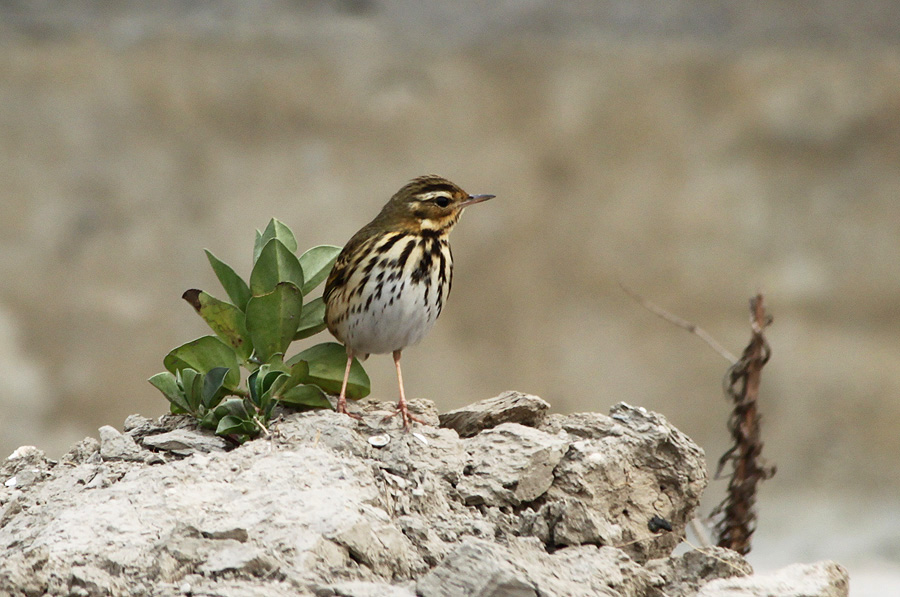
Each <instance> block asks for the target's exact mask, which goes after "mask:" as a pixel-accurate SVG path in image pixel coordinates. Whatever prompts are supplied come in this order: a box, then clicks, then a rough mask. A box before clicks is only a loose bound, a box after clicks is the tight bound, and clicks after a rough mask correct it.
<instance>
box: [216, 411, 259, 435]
mask: <svg viewBox="0 0 900 597" xmlns="http://www.w3.org/2000/svg"><path fill="white" fill-rule="evenodd" d="M248 429H249V430H250V431H249V432H248ZM254 429H255V426H254V425H253V422H252V421H248V420H245V419H240V418H238V417H235V416H233V415H225V416H224V417H222V418H221V419H219V424H218V425H217V426H216V435H232V434H239V435H241V434H246V435H250V433H251V432H252V431H253V430H254Z"/></svg>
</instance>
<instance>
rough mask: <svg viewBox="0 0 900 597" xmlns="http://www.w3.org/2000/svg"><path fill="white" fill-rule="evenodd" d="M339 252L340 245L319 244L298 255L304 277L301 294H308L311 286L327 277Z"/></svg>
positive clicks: (316, 284) (313, 286)
mask: <svg viewBox="0 0 900 597" xmlns="http://www.w3.org/2000/svg"><path fill="white" fill-rule="evenodd" d="M340 252H341V248H340V247H333V246H331V245H319V246H318V247H313V248H312V249H310V250H308V251H307V252H306V253H304V254H303V255H301V256H300V266H301V267H302V268H303V279H304V282H303V286H302V287H301V288H300V291H301V292H302V293H303V296H306V295H307V294H309V292H310V291H311V290H312V289H313V288H315V287H316V286H318V285H319V284H321V283H322V282H323V281H324V280H325V278H327V277H328V274H329V273H331V268H332V267H334V262H335V261H336V260H337V258H338V255H339V254H340Z"/></svg>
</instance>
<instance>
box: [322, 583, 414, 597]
mask: <svg viewBox="0 0 900 597" xmlns="http://www.w3.org/2000/svg"><path fill="white" fill-rule="evenodd" d="M332 595H334V596H335V597H338V596H339V597H416V594H415V593H414V592H413V591H412V589H408V588H406V587H397V586H391V585H388V584H385V583H373V582H362V581H350V582H342V583H336V584H334V585H332V586H330V587H327V588H325V587H323V588H321V589H319V590H317V591H316V597H331V596H332Z"/></svg>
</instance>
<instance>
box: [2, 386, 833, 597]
mask: <svg viewBox="0 0 900 597" xmlns="http://www.w3.org/2000/svg"><path fill="white" fill-rule="evenodd" d="M417 402H418V403H419V404H418V406H417V408H418V409H419V410H418V412H420V413H428V412H431V411H432V410H433V406H431V405H429V404H427V403H424V401H417ZM390 408H393V405H391V406H390ZM359 410H360V411H361V412H362V413H363V420H362V421H357V420H354V419H351V418H349V417H346V416H344V415H340V414H338V413H335V412H332V411H327V410H325V411H310V412H304V413H284V414H283V415H282V416H281V418H280V419H279V420H277V421H275V422H273V424H272V425H271V426H270V435H269V436H268V437H266V438H261V439H257V440H255V441H251V442H247V443H246V444H244V445H242V446H239V447H236V448H234V449H232V450H230V451H222V450H213V451H210V452H205V451H200V450H198V449H197V446H196V445H195V446H194V447H192V448H186V449H190V450H193V451H192V452H191V453H189V454H188V455H187V456H185V457H183V458H180V459H173V460H171V461H168V462H162V461H161V459H160V458H159V454H157V453H155V452H152V451H151V450H149V449H145V448H142V447H141V444H142V443H143V444H145V445H147V446H154V447H155V448H157V449H166V448H174V449H180V447H181V445H180V444H176V443H169V441H173V440H172V438H185V437H191V436H192V434H193V435H201V436H202V435H204V434H203V433H202V432H198V431H196V429H190V428H186V427H185V426H184V422H185V421H184V418H179V417H174V418H173V417H162V418H160V419H159V420H157V421H150V420H149V419H144V418H141V417H136V416H133V417H129V422H128V429H129V431H128V432H127V433H126V434H122V433H119V432H118V431H116V430H115V429H113V428H112V427H103V428H101V430H100V441H99V442H98V441H97V440H84V441H82V442H80V443H79V444H78V445H77V446H76V447H75V448H73V449H72V450H71V451H70V452H69V453H68V454H67V455H66V456H65V457H64V458H63V459H62V461H61V462H60V463H55V462H53V461H51V460H48V459H46V457H45V456H44V455H43V453H42V452H40V451H39V450H37V449H35V448H23V449H21V450H18V451H17V452H16V453H15V454H14V455H13V456H14V457H13V458H11V459H9V460H7V461H6V462H5V463H4V464H3V465H2V468H0V470H2V472H3V477H2V478H3V479H4V481H9V480H10V479H12V478H15V479H16V481H15V482H14V483H7V484H4V485H0V553H3V558H0V595H6V594H14V595H18V594H24V595H47V596H50V597H58V596H63V595H91V596H92V595H129V594H135V595H136V594H141V595H144V594H148V595H154V596H155V597H185V596H186V595H189V594H190V595H203V594H214V595H221V596H223V597H253V596H257V595H259V596H263V595H288V596H293V595H304V596H306V595H317V596H334V597H338V596H348V595H352V596H357V597H370V596H376V595H377V596H381V595H384V596H394V597H410V596H411V595H413V594H416V593H418V594H419V595H422V596H423V597H429V596H436V595H441V596H442V595H448V596H450V595H485V596H487V595H492V596H495V597H497V596H500V595H512V596H516V595H522V596H537V595H548V596H549V595H572V596H582V595H583V596H585V597H587V596H588V595H601V596H603V595H606V596H611V595H617V596H623V597H644V596H645V595H650V594H655V593H654V591H656V592H659V590H661V589H664V590H665V591H666V594H667V595H669V597H676V596H677V595H685V596H687V595H693V594H695V593H696V591H697V588H698V587H702V589H701V590H707V587H708V586H711V583H708V582H707V581H709V580H710V579H714V578H719V579H722V578H724V577H726V576H728V575H729V574H731V573H732V572H734V571H735V570H738V571H741V572H743V571H744V570H745V568H743V566H745V563H744V562H743V560H742V559H741V558H739V557H738V556H736V555H729V554H728V553H725V552H720V551H715V550H714V551H712V552H711V554H710V555H709V556H707V555H704V554H700V553H689V554H685V555H684V556H681V557H678V558H673V557H670V556H671V548H672V547H673V546H674V545H675V544H676V543H677V542H678V539H679V538H680V536H681V534H682V533H683V530H684V521H685V520H688V519H689V518H690V517H691V516H693V512H694V510H695V509H696V507H697V500H698V498H699V494H700V491H701V490H702V488H703V485H704V484H705V482H706V472H705V468H704V465H703V458H702V451H701V450H700V449H699V448H698V447H697V446H696V445H694V444H693V443H692V442H691V441H690V440H689V439H688V438H686V437H685V436H684V435H683V434H681V433H680V432H679V431H678V430H676V429H674V428H673V427H672V426H671V425H669V423H668V422H667V421H666V420H665V418H664V417H662V416H660V415H657V414H654V413H650V412H647V411H645V410H643V409H639V408H634V407H630V406H627V405H618V406H616V407H615V408H614V409H613V410H612V412H611V416H609V417H607V416H604V415H599V414H591V413H585V414H578V415H566V416H562V415H549V416H547V417H546V418H545V419H544V421H543V422H542V423H541V424H540V425H539V427H538V428H534V427H528V426H525V425H522V424H520V423H512V422H504V423H499V424H498V425H496V426H495V427H493V428H490V429H485V430H483V431H481V432H480V433H477V434H476V435H474V436H471V437H467V438H461V437H460V436H459V434H458V433H457V432H456V431H455V430H453V429H446V428H437V427H433V426H430V425H416V426H415V428H414V430H413V432H412V433H406V432H404V431H403V430H402V429H399V425H398V423H397V421H396V420H394V421H393V422H389V423H387V424H386V425H385V426H384V427H378V426H377V425H378V422H379V421H381V420H382V418H383V416H384V414H386V413H387V412H389V409H388V408H387V407H385V406H384V405H381V404H378V403H372V402H366V401H364V402H363V403H362V404H360V405H359ZM426 416H429V417H430V418H429V420H432V421H434V422H436V421H437V417H436V415H435V416H430V415H426ZM181 432H189V433H181ZM373 436H381V440H379V441H378V442H375V443H376V444H377V446H376V445H373V444H372V443H370V442H369V438H371V437H373ZM135 438H137V441H135ZM382 440H383V441H382ZM178 441H181V440H178ZM185 445H187V444H185ZM154 459H155V460H154ZM154 463H155V464H154ZM33 471H37V472H33ZM23 479H24V480H25V481H26V482H25V483H22V480H23ZM653 516H658V517H660V518H662V519H665V520H666V521H668V522H670V523H671V526H672V531H671V532H660V533H656V532H653V531H651V530H650V529H649V528H648V522H649V521H650V520H652V517H653ZM617 546H621V549H620V548H619V547H617ZM650 557H656V558H660V559H657V560H655V561H652V562H649V563H647V564H646V565H643V562H645V561H646V560H647V559H648V558H650ZM721 562H726V564H721ZM748 578H753V577H748ZM733 580H735V579H727V578H726V579H725V581H728V582H731V581H733ZM738 580H740V579H738ZM715 582H723V581H715ZM704 583H706V584H704ZM741 594H743V593H741ZM819 594H820V593H815V595H819ZM825 594H828V593H825ZM828 595H831V594H828Z"/></svg>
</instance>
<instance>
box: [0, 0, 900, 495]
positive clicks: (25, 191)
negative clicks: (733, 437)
mask: <svg viewBox="0 0 900 597" xmlns="http://www.w3.org/2000/svg"><path fill="white" fill-rule="evenodd" d="M500 6H502V8H501V7H485V6H482V4H481V3H475V2H463V3H451V4H448V5H444V4H442V3H436V2H434V3H433V2H428V3H421V2H403V1H394V2H391V1H385V2H375V1H374V0H345V1H344V2H336V3H318V2H299V3H289V2H283V3H282V2H263V3H260V4H258V5H254V6H250V5H248V4H246V3H240V2H232V3H228V2H225V3H202V2H188V1H182V2H175V1H173V2H161V3H152V4H147V3H140V2H125V1H121V2H103V3H97V2H86V1H80V2H79V1H73V2H66V3H61V4H59V5H58V6H50V5H32V4H29V3H8V4H4V5H3V7H0V17H2V23H0V50H2V53H0V105H2V110H0V146H2V150H0V279H2V283H0V388H2V390H0V448H2V449H0V452H3V453H4V454H6V453H9V452H10V451H11V450H12V449H13V448H14V447H15V446H17V445H19V444H23V443H31V444H37V445H39V446H41V447H42V448H45V449H47V450H49V452H50V453H51V454H53V453H54V452H55V453H60V452H61V451H62V450H63V449H64V448H65V447H66V446H67V445H69V444H70V443H71V442H72V441H73V440H76V439H79V438H80V437H83V436H84V435H86V434H90V433H95V430H96V428H97V427H98V426H100V425H102V424H106V423H110V422H115V421H120V420H122V418H123V417H124V416H125V415H127V414H129V413H131V412H141V413H143V414H146V415H155V414H159V413H161V412H163V411H164V410H165V408H166V404H165V401H164V400H163V398H162V397H161V396H160V395H159V394H158V393H157V392H156V391H155V390H154V389H153V388H152V387H151V386H150V385H149V384H147V383H146V381H145V380H146V378H147V377H149V376H151V375H152V374H154V373H156V372H158V371H160V370H161V369H162V357H163V356H164V355H165V353H166V352H167V351H168V350H169V349H170V348H172V347H174V346H176V345H178V344H180V343H182V342H185V341H187V340H190V339H193V338H195V337H197V336H199V335H201V334H203V333H205V331H204V329H205V328H204V326H203V325H202V323H201V322H200V320H199V318H197V317H196V315H195V314H194V313H193V312H192V310H191V309H190V307H189V306H188V305H186V304H185V303H183V301H181V300H180V299H179V296H180V295H181V293H182V292H183V291H184V290H185V289H186V288H190V287H200V288H204V289H209V290H211V291H213V292H214V293H216V292H218V293H219V294H222V293H221V292H219V291H218V287H217V283H216V281H215V278H214V277H213V275H212V273H211V271H210V270H209V267H208V265H207V263H206V259H205V257H204V255H203V251H202V249H203V248H204V247H206V248H209V249H211V250H212V251H213V252H215V253H216V255H218V256H219V257H220V258H222V259H224V260H225V261H227V262H229V263H232V264H233V265H234V266H235V267H236V269H237V270H238V271H239V272H241V273H244V274H246V273H247V271H248V269H249V265H250V250H251V246H252V239H253V229H254V228H256V227H262V226H264V225H265V223H266V222H267V220H268V219H269V218H270V217H272V216H276V217H278V218H280V219H282V220H284V221H285V222H287V223H288V224H289V225H290V226H291V227H292V228H293V230H294V231H295V233H296V234H297V236H298V238H299V240H300V244H301V245H303V246H312V245H314V244H319V243H332V244H342V243H343V242H344V241H345V240H346V239H347V238H349V236H350V235H351V234H352V233H353V232H354V231H355V230H356V229H357V228H359V227H360V226H361V225H363V224H364V223H366V222H367V221H368V220H369V219H370V218H371V217H372V216H374V214H375V213H376V212H377V211H378V209H379V208H380V206H381V205H382V203H383V202H384V201H385V200H386V199H387V198H388V197H389V196H390V195H391V194H392V193H393V192H394V191H395V190H396V189H397V188H399V186H400V185H402V184H403V183H404V182H405V181H406V180H408V179H409V178H412V177H414V176H416V175H419V174H424V173H428V172H435V173H439V174H442V175H444V176H447V177H448V178H450V179H452V180H454V181H455V182H457V183H459V184H461V185H462V186H463V187H464V188H466V189H467V190H469V191H470V192H477V193H480V192H490V193H494V194H496V195H497V196H498V198H497V200H495V201H492V202H491V203H489V204H485V205H483V206H479V207H477V208H473V209H472V210H470V212H469V213H467V214H466V217H465V218H464V219H463V222H462V223H461V225H460V226H459V228H458V229H457V231H456V232H455V233H454V239H453V244H454V250H455V256H456V263H457V272H456V273H457V275H456V277H455V284H454V294H453V296H452V298H451V299H450V301H449V305H448V308H447V310H446V311H445V315H444V317H442V319H441V322H440V324H439V325H438V326H437V327H436V329H435V331H434V332H433V333H432V334H431V335H430V336H429V337H428V338H427V339H426V340H425V341H424V342H423V344H422V345H421V346H419V347H416V348H412V349H410V350H408V351H407V352H406V353H404V355H405V356H404V363H405V367H404V373H405V375H406V377H407V379H406V383H407V388H408V391H409V393H410V394H411V395H413V396H422V397H427V398H430V399H434V400H435V401H436V402H437V403H438V405H439V406H440V407H441V408H442V409H444V410H447V409H450V408H453V407H456V406H459V405H461V404H463V403H467V402H471V401H473V400H475V399H480V398H483V397H486V396H490V395H494V394H496V393H499V392H500V391H502V390H506V389H519V390H523V391H528V392H532V393H536V394H540V395H541V396H544V397H546V398H547V399H548V400H550V401H551V403H552V404H553V407H554V409H555V410H557V411H560V412H571V411H578V410H606V408H607V407H608V406H609V405H610V404H612V403H615V402H618V401H620V400H627V401H629V402H631V403H636V404H641V405H645V406H647V407H648V408H652V409H654V410H658V411H661V412H664V413H665V414H666V416H667V417H668V418H669V419H670V420H671V421H672V422H673V423H674V424H675V425H677V426H678V427H679V428H681V429H683V430H684V431H686V432H687V433H688V434H689V435H690V436H691V437H693V438H694V439H695V440H696V441H698V442H699V443H700V444H701V445H703V446H704V447H705V448H706V450H707V454H708V457H709V458H710V459H711V460H712V459H714V458H716V457H717V456H718V454H720V453H721V452H722V451H723V450H724V449H725V447H726V443H725V442H726V432H725V428H724V426H725V420H726V418H727V415H728V412H729V407H728V405H727V404H726V403H725V401H724V399H723V398H722V394H721V389H720V387H721V386H720V382H721V378H722V376H723V374H724V372H725V368H726V365H727V364H726V363H725V361H724V360H722V359H721V358H720V357H719V356H718V355H716V354H714V353H713V352H712V351H710V350H709V349H708V348H707V347H706V346H704V345H703V344H702V343H701V342H700V341H699V340H698V339H697V338H695V337H693V336H690V335H688V334H687V333H685V332H683V331H681V330H678V329H674V328H673V327H671V326H670V325H669V324H666V323H664V322H662V321H661V320H659V319H657V318H655V317H654V316H652V315H651V314H649V313H648V312H646V311H645V310H643V309H642V308H641V307H639V306H638V305H636V304H635V303H634V302H633V301H632V300H631V299H629V298H628V297H627V296H626V295H625V294H624V293H623V292H622V290H621V289H620V288H619V282H622V283H624V284H627V285H628V286H630V287H632V288H634V289H635V290H637V291H638V292H640V293H641V294H643V295H644V296H646V297H648V298H650V299H651V300H653V301H655V302H657V303H658V304H660V305H663V306H665V307H666V308H668V309H669V310H671V311H673V312H675V313H677V314H679V315H681V316H682V317H685V318H687V319H690V320H691V321H694V322H696V323H698V324H700V325H702V326H704V327H705V328H706V329H707V330H708V331H709V332H710V333H712V334H713V335H715V336H716V337H717V338H719V339H720V340H721V341H722V342H723V343H725V344H726V345H727V346H728V347H729V348H730V349H731V350H732V351H733V352H736V353H737V352H740V350H741V349H742V348H743V346H744V344H745V342H746V341H747V339H748V338H749V330H748V326H747V322H748V309H747V299H748V297H749V296H750V295H751V294H753V293H755V292H756V291H757V290H762V291H763V292H765V293H766V296H767V300H768V304H769V307H770V309H771V312H772V314H773V315H774V317H775V324H774V326H773V327H772V328H771V330H770V340H771V343H772V347H773V359H772V361H771V363H770V364H769V365H768V367H767V368H766V370H765V371H764V382H763V398H762V400H763V403H762V410H763V413H764V417H765V419H764V434H765V438H766V451H767V454H768V456H769V457H770V458H771V459H773V460H775V461H776V462H777V464H778V465H779V475H778V476H777V477H776V478H775V480H773V481H772V482H771V483H772V484H771V486H772V487H775V488H781V489H784V490H786V491H790V490H792V488H795V487H796V486H800V485H802V486H803V487H804V488H806V489H809V488H813V489H816V490H821V491H826V492H829V491H835V492H838V491H848V490H850V488H854V489H862V490H864V491H882V492H891V491H896V489H897V488H898V487H900V477H898V476H897V475H896V473H895V471H896V465H895V461H896V455H897V453H898V452H900V425H898V421H900V400H898V395H900V343H898V333H900V318H898V312H900V299H898V297H900V259H898V255H900V236H898V223H900V200H898V195H900V149H898V148H900V51H898V48H900V46H898V37H900V16H898V12H900V11H898V10H897V8H896V4H895V3H894V2H889V1H882V2H876V1H871V2H858V3H844V2H837V1H835V2H823V3H817V4H816V8H815V10H812V9H811V8H808V6H809V5H808V4H807V3H800V2H780V1H778V2H775V1H771V2H757V3H752V4H748V3H737V2H723V3H717V6H716V7H712V8H711V7H709V6H708V3H705V2H690V1H682V2H670V3H666V4H665V6H662V7H661V6H659V5H658V3H650V2H602V3H593V2H575V3H567V4H566V6H564V7H561V6H559V5H558V4H556V3H550V2H522V3H504V4H502V5H500ZM367 368H368V370H369V372H370V374H371V375H372V377H373V383H374V392H375V394H376V395H377V396H379V397H382V398H390V397H392V396H393V395H394V392H395V385H394V384H395V382H394V380H393V370H392V367H391V365H390V362H389V359H385V358H373V359H371V360H370V361H369V362H368V364H367Z"/></svg>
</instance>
